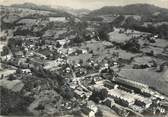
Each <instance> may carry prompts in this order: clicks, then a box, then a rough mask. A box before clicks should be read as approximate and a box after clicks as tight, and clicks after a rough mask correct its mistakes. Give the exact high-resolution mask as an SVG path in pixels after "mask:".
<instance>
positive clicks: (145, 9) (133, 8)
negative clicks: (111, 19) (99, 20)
mask: <svg viewBox="0 0 168 117" xmlns="http://www.w3.org/2000/svg"><path fill="white" fill-rule="evenodd" d="M156 12H160V13H166V14H168V9H165V8H160V7H157V6H154V5H150V4H131V5H126V6H105V7H103V8H101V9H98V10H94V11H92V12H91V13H90V15H107V14H119V15H141V16H142V15H151V14H154V13H156Z"/></svg>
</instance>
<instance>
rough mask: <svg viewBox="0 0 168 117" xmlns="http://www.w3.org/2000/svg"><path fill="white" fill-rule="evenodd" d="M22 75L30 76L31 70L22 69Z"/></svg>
mask: <svg viewBox="0 0 168 117" xmlns="http://www.w3.org/2000/svg"><path fill="white" fill-rule="evenodd" d="M22 73H24V74H31V70H30V69H22Z"/></svg>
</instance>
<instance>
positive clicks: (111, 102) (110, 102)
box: [104, 97, 115, 107]
mask: <svg viewBox="0 0 168 117" xmlns="http://www.w3.org/2000/svg"><path fill="white" fill-rule="evenodd" d="M114 103H115V101H114V99H113V98H110V97H107V98H106V99H105V100H104V104H105V105H106V106H108V107H112V106H113V105H114Z"/></svg>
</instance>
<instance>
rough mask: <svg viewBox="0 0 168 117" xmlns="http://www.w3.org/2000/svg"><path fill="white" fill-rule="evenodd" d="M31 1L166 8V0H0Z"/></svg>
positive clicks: (95, 6) (5, 0)
mask: <svg viewBox="0 0 168 117" xmlns="http://www.w3.org/2000/svg"><path fill="white" fill-rule="evenodd" d="M24 2H32V3H35V4H40V5H50V6H52V7H54V6H68V7H71V8H74V9H80V8H86V9H98V8H101V7H103V6H122V5H127V4H135V3H149V4H154V5H156V6H160V7H164V8H168V0H0V4H2V5H11V4H15V3H17V4H18V3H24Z"/></svg>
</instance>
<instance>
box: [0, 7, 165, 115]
mask: <svg viewBox="0 0 168 117" xmlns="http://www.w3.org/2000/svg"><path fill="white" fill-rule="evenodd" d="M1 13H2V14H3V15H2V16H1V20H2V28H3V30H2V31H1V32H0V51H1V58H0V60H1V61H0V87H1V88H2V90H3V92H4V97H3V99H2V101H3V102H1V103H2V104H1V105H2V108H1V109H0V110H1V114H3V115H7V114H8V113H10V114H14V115H15V114H16V115H17V114H21V113H22V112H19V110H20V109H21V108H22V111H23V112H25V111H26V112H27V114H28V115H35V116H52V115H54V116H65V115H76V116H89V117H94V116H98V117H99V116H103V114H105V113H106V114H107V113H109V114H110V115H114V116H116V117H118V116H122V117H128V116H140V117H144V116H145V115H152V116H167V115H168V95H167V94H168V91H167V88H168V85H167V84H166V83H167V82H165V81H166V77H167V73H168V72H167V68H168V61H167V60H168V59H167V58H168V56H167V55H168V46H167V44H168V42H167V40H162V39H160V38H159V35H157V34H151V33H146V32H140V31H136V30H132V29H125V28H122V27H113V26H110V24H108V22H107V21H106V20H107V19H106V20H104V22H102V21H85V20H83V19H82V18H79V17H75V16H70V15H69V14H66V13H64V14H63V15H60V14H61V13H58V14H57V13H56V14H55V13H54V12H51V11H41V10H30V9H23V8H20V9H18V8H13V7H2V8H1ZM116 17H117V16H116ZM137 72H140V73H141V74H138V73H137ZM136 73H137V74H136ZM149 73H151V74H152V75H151V74H150V76H149ZM163 74H164V75H165V77H164V78H163V76H164V75H163ZM159 77H160V78H161V79H159ZM8 91H10V92H12V93H9V94H8V93H6V92H8ZM12 96H13V98H12V99H8V98H9V97H12ZM15 97H16V98H17V99H15ZM9 105H11V106H9ZM19 105H23V107H22V106H21V107H19ZM8 106H9V107H8ZM104 108H105V109H104ZM107 108H108V109H109V110H110V111H109V112H106V111H105V110H106V109H107ZM78 114H80V115H78Z"/></svg>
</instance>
